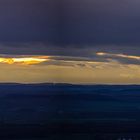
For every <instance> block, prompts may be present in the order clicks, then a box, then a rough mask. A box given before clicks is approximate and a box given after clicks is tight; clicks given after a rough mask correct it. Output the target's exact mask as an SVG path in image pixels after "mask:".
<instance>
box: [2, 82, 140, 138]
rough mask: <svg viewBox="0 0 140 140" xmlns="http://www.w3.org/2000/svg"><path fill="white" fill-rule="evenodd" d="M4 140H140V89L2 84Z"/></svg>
mask: <svg viewBox="0 0 140 140" xmlns="http://www.w3.org/2000/svg"><path fill="white" fill-rule="evenodd" d="M0 138H1V139H22V140H24V139H26V140H28V139H30V140H46V139H47V140H60V139H64V140H65V139H67V140H71V139H79V140H90V139H95V140H119V139H123V138H125V139H132V140H137V139H140V86H138V85H71V84H51V83H44V84H17V83H3V84H2V83H1V84H0Z"/></svg>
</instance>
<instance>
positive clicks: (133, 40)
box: [59, 0, 140, 45]
mask: <svg viewBox="0 0 140 140" xmlns="http://www.w3.org/2000/svg"><path fill="white" fill-rule="evenodd" d="M62 4H63V5H62V6H63V13H61V14H62V15H61V16H62V17H61V26H60V30H61V33H62V34H61V37H60V40H59V43H60V44H90V45H91V44H96V45H97V44H119V45H120V44H125V45H128V44H129V45H130V44H140V15H139V12H140V10H139V9H140V8H139V7H140V2H139V1H138V0H133V1H131V0H118V1H114V0H94V1H93V0H63V1H62Z"/></svg>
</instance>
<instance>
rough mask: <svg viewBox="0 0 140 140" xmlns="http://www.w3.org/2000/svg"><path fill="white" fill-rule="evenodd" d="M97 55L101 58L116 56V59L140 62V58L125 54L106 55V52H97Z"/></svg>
mask: <svg viewBox="0 0 140 140" xmlns="http://www.w3.org/2000/svg"><path fill="white" fill-rule="evenodd" d="M96 55H99V56H114V57H121V58H127V59H136V60H140V56H135V55H125V54H117V53H116V54H114V53H106V52H97V53H96Z"/></svg>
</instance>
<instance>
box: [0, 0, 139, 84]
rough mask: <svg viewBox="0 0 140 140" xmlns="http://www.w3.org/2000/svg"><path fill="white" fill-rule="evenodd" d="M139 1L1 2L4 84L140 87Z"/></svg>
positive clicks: (0, 50) (0, 60) (0, 65)
mask: <svg viewBox="0 0 140 140" xmlns="http://www.w3.org/2000/svg"><path fill="white" fill-rule="evenodd" d="M139 13H140V2H139V0H133V1H132V0H117V1H115V0H59V1H58V0H12V1H11V0H0V82H18V83H42V82H43V83H44V82H53V83H74V84H140V14H139Z"/></svg>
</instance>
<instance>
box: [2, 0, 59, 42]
mask: <svg viewBox="0 0 140 140" xmlns="http://www.w3.org/2000/svg"><path fill="white" fill-rule="evenodd" d="M55 11H57V7H56V6H55V4H53V2H50V1H49V0H0V41H1V42H30V41H31V42H34V41H49V40H51V38H52V34H53V32H54V31H55V30H56V28H55V25H54V23H55V20H56V19H55V18H56V17H57V15H56V14H55ZM54 15H55V16H54Z"/></svg>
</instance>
